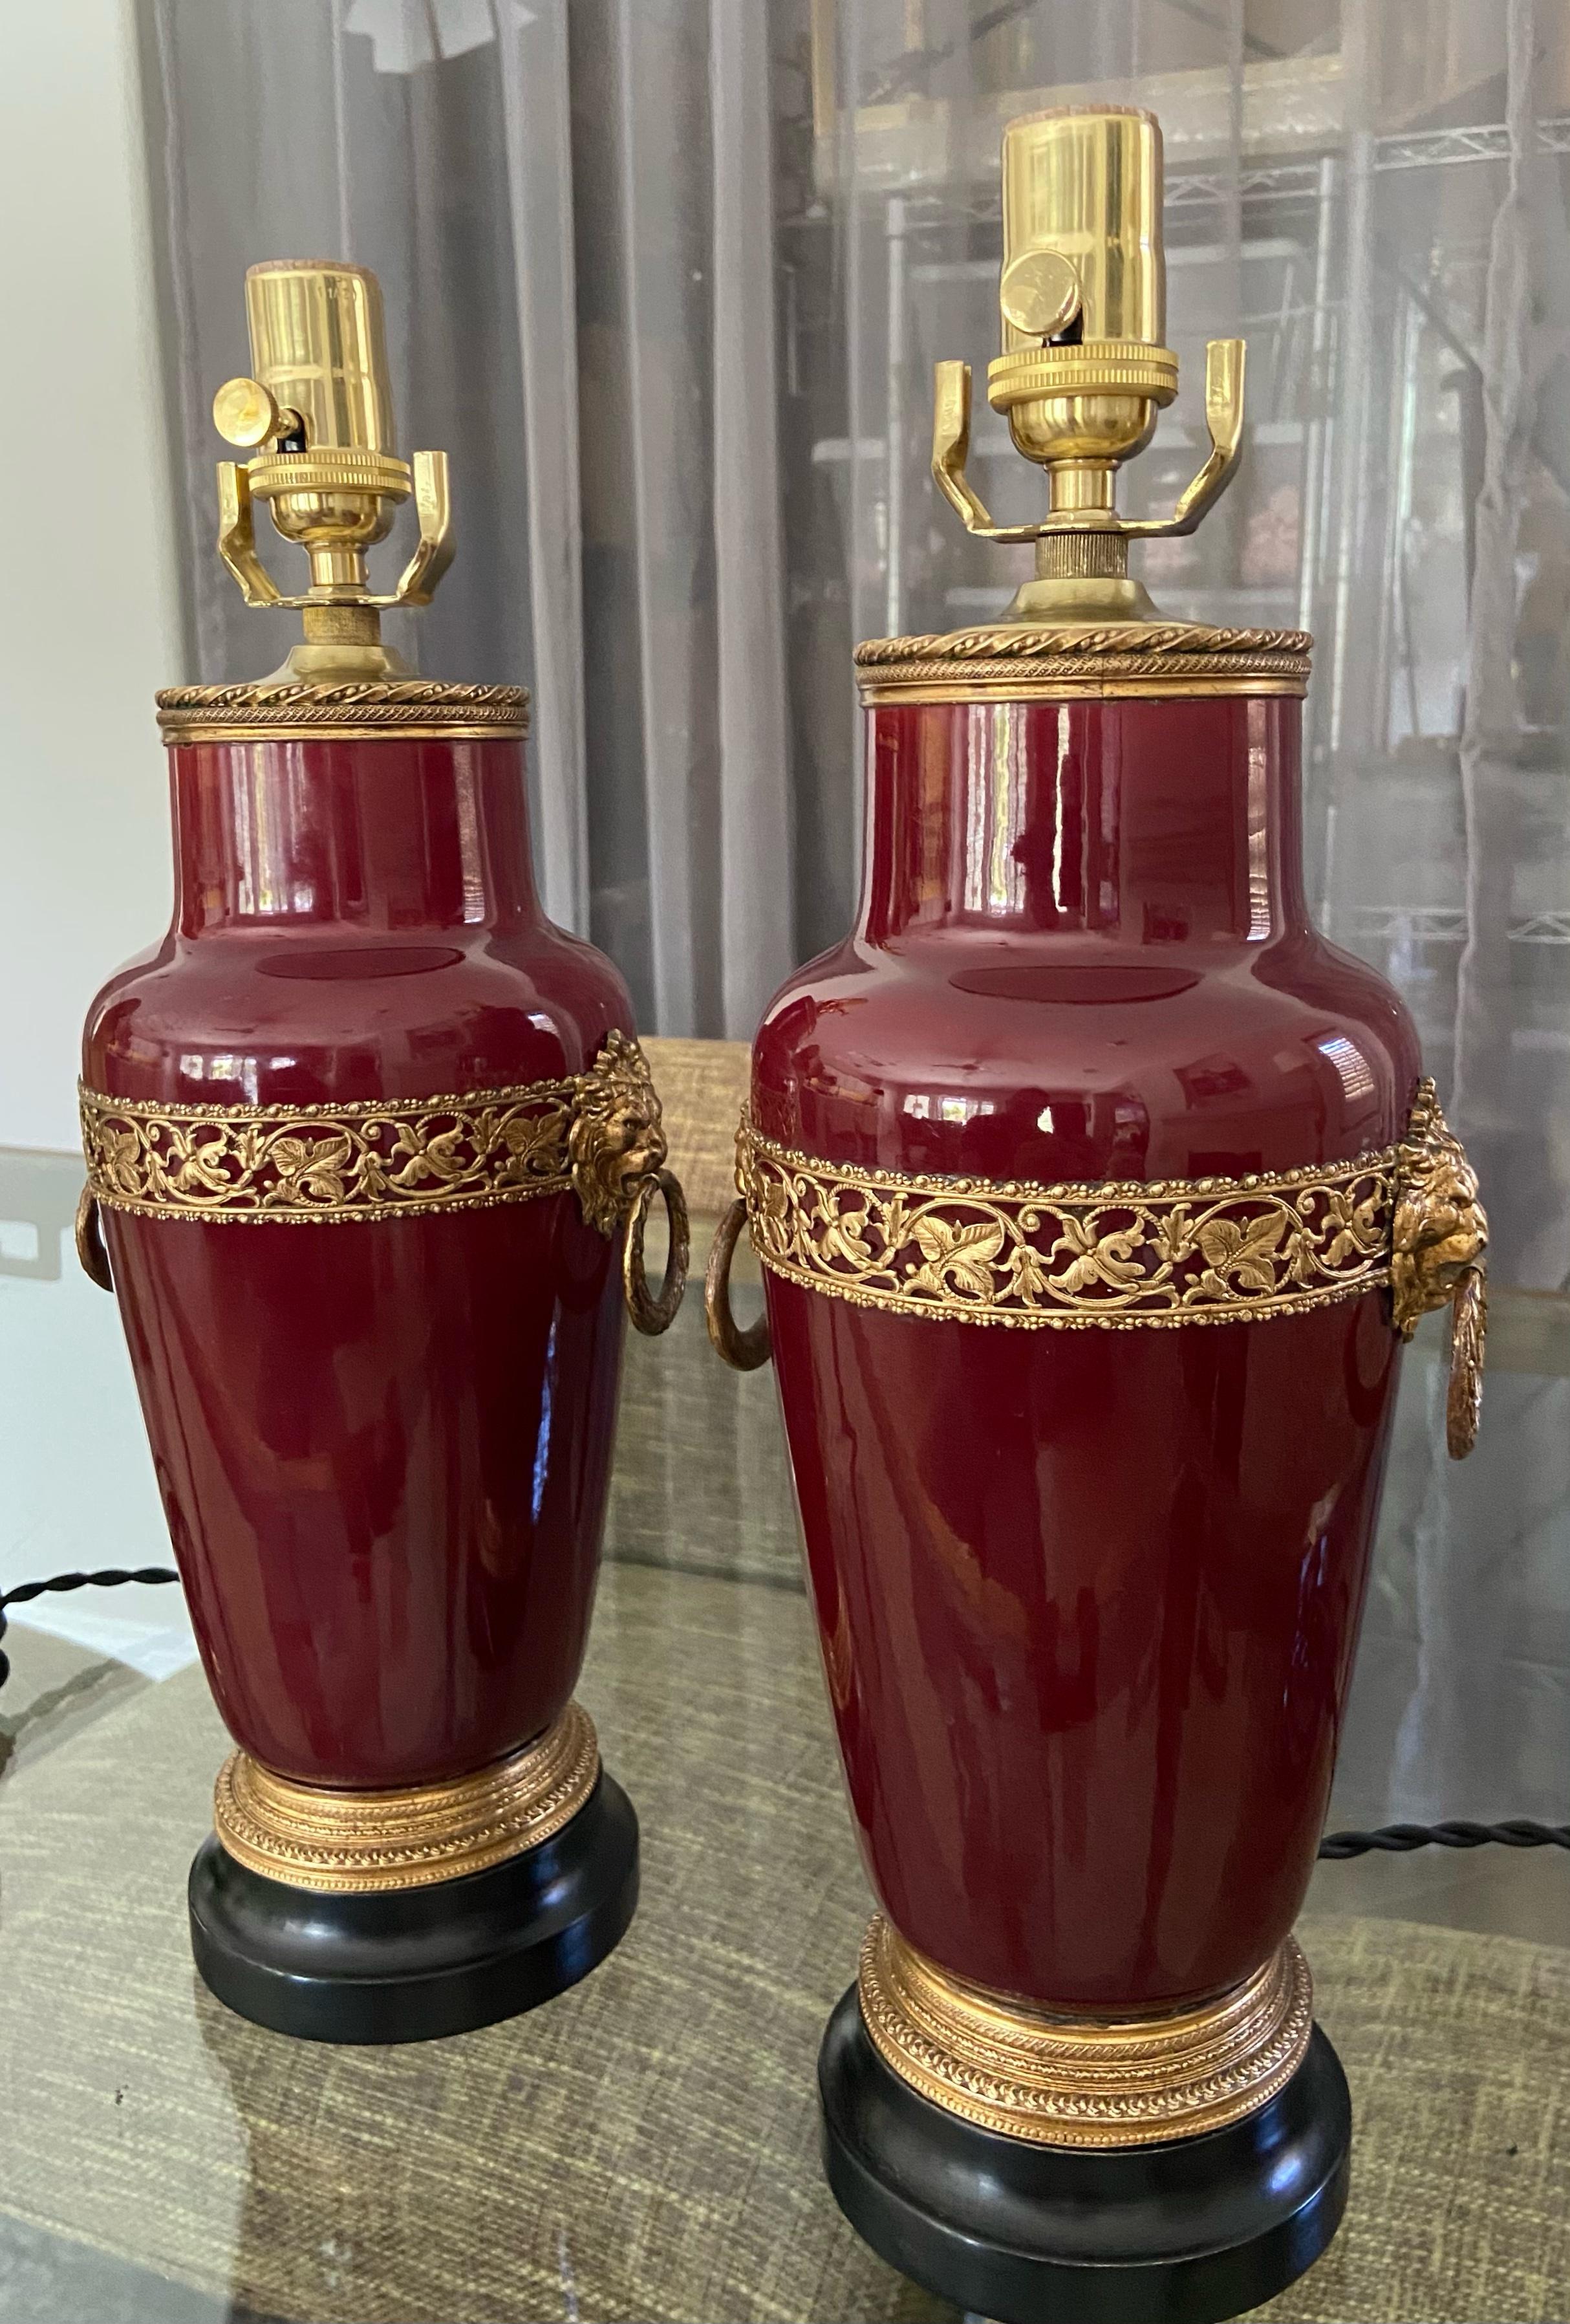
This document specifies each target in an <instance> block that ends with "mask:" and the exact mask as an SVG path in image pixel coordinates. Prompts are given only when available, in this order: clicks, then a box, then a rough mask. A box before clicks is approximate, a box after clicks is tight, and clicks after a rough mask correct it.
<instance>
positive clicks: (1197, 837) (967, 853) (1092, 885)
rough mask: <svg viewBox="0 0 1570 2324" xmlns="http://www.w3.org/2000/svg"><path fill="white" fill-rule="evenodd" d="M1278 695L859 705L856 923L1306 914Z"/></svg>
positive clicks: (1081, 929)
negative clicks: (862, 711) (860, 858)
mask: <svg viewBox="0 0 1570 2324" xmlns="http://www.w3.org/2000/svg"><path fill="white" fill-rule="evenodd" d="M1298 737H1299V705H1298V704H1297V702H1296V701H1295V700H1292V699H1290V698H1288V697H1267V696H1190V697H1181V698H1174V699H1169V700H1163V701H1145V700H1130V701H1116V702H1096V701H1072V702H976V703H931V704H922V705H910V706H902V707H888V708H883V707H879V708H877V709H875V710H872V711H869V712H868V770H869V779H868V835H867V850H866V873H865V879H864V883H863V896H862V913H861V923H860V934H861V936H862V938H863V940H864V941H866V942H867V943H868V944H871V945H882V944H885V943H888V942H892V941H898V940H900V939H910V938H915V937H919V936H921V935H922V934H923V933H925V932H932V933H936V932H938V931H940V930H944V929H954V930H959V929H966V930H969V931H971V932H973V933H974V934H975V935H976V936H978V937H983V938H984V937H986V936H987V935H988V934H994V935H996V936H997V937H998V938H999V940H1000V941H1002V942H1005V943H1007V942H1010V941H1013V940H1015V939H1017V938H1020V937H1023V936H1039V937H1048V938H1050V937H1052V936H1095V937H1097V938H1099V939H1102V940H1105V941H1106V942H1109V943H1112V944H1116V945H1117V946H1118V947H1119V948H1120V949H1121V948H1124V947H1141V948H1143V947H1147V946H1162V947H1166V946H1171V945H1216V944H1218V943H1219V944H1251V943H1253V944H1258V943H1265V942H1269V941H1270V940H1272V938H1277V937H1280V936H1285V935H1287V934H1289V933H1290V932H1291V931H1293V930H1295V929H1298V928H1301V927H1305V926H1306V925H1307V913H1306V907H1305V903H1304V898H1303V880H1302V839H1301V825H1300V807H1299V740H1298Z"/></svg>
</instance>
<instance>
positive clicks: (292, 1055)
mask: <svg viewBox="0 0 1570 2324" xmlns="http://www.w3.org/2000/svg"><path fill="white" fill-rule="evenodd" d="M318 691H319V692H320V693H321V694H322V696H323V699H321V700H319V701H317V702H315V703H312V702H309V701H308V700H306V701H304V704H303V707H301V708H300V710H299V722H298V724H296V726H295V728H294V729H293V731H290V727H289V716H290V712H289V707H288V703H289V700H293V701H294V702H295V703H296V704H297V705H299V704H300V703H301V700H302V697H308V696H309V695H310V693H311V689H310V688H309V687H304V688H300V687H296V688H294V689H293V690H292V695H290V696H287V697H279V696H278V690H277V689H274V690H273V696H271V697H270V696H269V690H268V689H267V688H266V687H259V688H252V689H221V688H190V689H185V690H183V691H181V692H180V693H178V694H176V695H172V696H165V697H163V701H164V704H165V709H164V721H165V724H166V727H167V728H169V729H170V742H171V748H170V770H171V791H170V796H171V806H172V815H173V823H174V838H175V873H176V902H175V911H174V918H173V921H172V924H171V926H170V930H169V933H168V934H167V936H165V937H164V938H163V940H162V942H161V944H159V945H157V946H156V947H155V948H154V949H152V950H151V951H150V952H149V953H147V954H144V955H142V957H141V958H139V959H137V960H136V961H133V963H132V964H130V965H129V966H127V967H126V968H124V969H123V970H122V971H121V972H120V973H118V974H117V975H115V977H113V978H112V979H111V980H110V982H109V983H108V984H107V985H106V987H105V988H104V990H103V991H102V992H101V993H100V994H99V995H98V997H97V999H96V1001H95V1002H94V1004H93V1007H92V1010H91V1012H90V1014H89V1017H88V1020H87V1031H86V1036H85V1040H84V1048H83V1082H84V1120H85V1126H86V1131H87V1148H88V1157H89V1196H88V1198H87V1216H86V1219H85V1222H84V1223H85V1232H86V1247H87V1256H88V1258H89V1259H93V1260H94V1261H95V1263H96V1265H97V1267H98V1269H99V1272H100V1273H101V1274H102V1273H104V1271H105V1269H104V1263H103V1256H102V1253H101V1251H100V1250H98V1249H97V1247H96V1234H97V1233H98V1231H100V1230H101V1232H102V1236H103V1240H104V1246H105V1247H106V1259H107V1273H108V1275H109V1276H110V1277H112V1281H113V1287H114V1289H115V1292H116V1294H117V1296H118V1300H119V1304H120V1308H121V1312H122V1315H123V1318H124V1328H125V1333H126V1338H127V1342H128V1345H129V1348H130V1352H131V1358H132V1364H133V1370H134V1373H135V1376H136V1382H137V1387H138V1390H139V1392H140V1396H141V1399H142V1411H143V1415H144V1417H145V1420H146V1425H147V1430H148V1435H149V1439H150V1442H151V1449H152V1455H153V1461H154V1465H155V1468H156V1471H157V1475H158V1480H159V1487H160V1490H161V1496H162V1499H163V1505H164V1509H165V1512H166V1515H167V1517H168V1521H169V1527H170V1537H171V1540H172V1542H173V1545H174V1548H175V1553H176V1556H177V1558H178V1561H179V1569H180V1574H181V1579H182V1581H183V1582H184V1583H185V1587H186V1592H187V1598H188V1604H189V1607H190V1611H191V1618H192V1621H193V1624H194V1627H195V1629H196V1633H197V1643H198V1646H199V1647H200V1651H201V1656H202V1661H203V1665H204V1667H205V1669H206V1671H207V1677H208V1679H209V1681H210V1683H211V1685H212V1689H213V1693H214V1696H215V1699H216V1702H217V1705H218V1708H219V1710H220V1711H221V1712H222V1714H223V1717H224V1720H225V1724H226V1725H227V1726H228V1728H229V1729H230V1731H231V1733H232V1734H233V1735H234V1738H235V1740H236V1742H237V1744H238V1745H239V1747H240V1748H239V1752H238V1754H237V1755H236V1758H235V1759H234V1761H233V1762H232V1763H231V1765H230V1767H229V1768H228V1769H226V1770H225V1775H224V1777H223V1778H222V1779H221V1780H220V1784H219V1794H218V1814H217V1821H218V1840H217V1841H216V1842H215V1841H209V1842H208V1843H207V1849H206V1850H204V1852H203V1855H202V1856H201V1857H199V1858H198V1859H197V1867H196V1869H195V1871H194V1872H193V1883H192V1916H193V1936H194V1939H195V1941H196V1946H197V1959H198V1962H199V1964H200V1965H201V1967H202V1969H203V1972H204V1974H205V1975H206V1976H207V1978H208V1980H209V1982H210V1983H212V1984H213V1985H214V1986H215V1987H216V1990H217V1991H218V1992H219V1993H220V1994H221V1995H222V1997H224V1998H225V1999H227V2000H229V2001H230V2002H231V2003H232V2004H233V2005H234V2006H235V2007H237V2008H239V2009H242V2010H243V2011H244V2012H245V2013H246V2014H248V2015H252V2016H256V2017H259V2018H261V2019H262V2022H264V2023H267V2024H275V2025H279V2026H280V2027H281V2028H282V2029H283V2030H286V2031H290V2032H296V2033H307V2034H311V2035H320V2036H324V2037H326V2038H332V2039H344V2040H384V2039H401V2038H412V2037H414V2036H416V2035H418V2034H422V2033H442V2032H448V2031H453V2030H456V2029H457V2028H458V2027H460V2026H462V2025H465V2024H477V2023H482V2022H485V2020H486V2019H487V2018H489V2017H494V2016H497V2015H505V2014H508V2013H509V2012H510V2010H512V2009H515V2008H518V2007H520V2006H528V2003H530V2002H532V2001H534V2000H537V1999H541V1998H544V1997H546V1995H547V1994H548V1993H550V1992H554V1991H556V1990H559V1989H560V1987H561V1986H562V1985H564V1984H567V1983H571V1982H572V1981H573V1980H574V1978H575V1977H577V1976H581V1975H582V1974H583V1972H584V1970H585V1969H588V1968H590V1967H592V1965H593V1961H594V1960H597V1959H598V1958H600V1957H601V1954H602V1953H603V1952H604V1951H606V1950H609V1948H610V1946H611V1944H613V1943H614V1942H615V1941H616V1939H617V1937H618V1936H619V1935H620V1932H621V1930H622V1929H623V1928H624V1927H625V1925H626V1923H627V1920H628V1918H629V1916H630V1913H631V1910H632V1905H633V1902H634V1899H635V1896H636V1886H637V1828H636V1822H635V1820H634V1819H633V1816H632V1812H631V1810H630V1808H629V1805H628V1803H627V1802H626V1800H625V1797H624V1796H623V1795H622V1794H621V1793H620V1790H619V1788H618V1787H617V1786H616V1785H615V1784H613V1783H612V1782H611V1778H610V1777H609V1776H604V1775H601V1772H600V1768H599V1762H598V1755H597V1752H596V1749H595V1744H594V1737H593V1732H592V1728H591V1727H590V1726H589V1723H588V1721H587V1720H586V1719H585V1718H584V1716H583V1713H582V1711H579V1710H578V1709H577V1707H576V1706H575V1705H574V1703H573V1701H572V1694H573V1689H574V1683H575V1682H576V1680H577V1677H578V1674H579V1671H580V1668H581V1665H582V1663H583V1651H584V1645H585V1640H586V1636H587V1631H588V1626H589V1619H590V1614H591V1610H592V1603H593V1597H594V1587H595V1579H596V1572H597V1567H598V1561H599V1550H600V1536H601V1523H602V1519H603V1515H604V1508H605V1498H606V1489H607V1480H608V1473H609V1467H610V1461H611V1442H612V1434H613V1426H614V1415H615V1406H616V1394H617V1382H618V1376H619V1369H620V1359H621V1346H622V1334H623V1326H624V1312H623V1271H624V1260H625V1258H626V1254H625V1251H624V1243H625V1239H626V1236H627V1234H628V1231H629V1213H630V1212H631V1211H632V1210H634V1209H636V1211H637V1217H638V1232H639V1236H640V1235H641V1217H642V1211H643V1208H644V1207H646V1206H647V1204H646V1201H644V1202H640V1201H639V1197H640V1196H647V1193H648V1192H651V1191H652V1190H653V1188H654V1186H655V1185H656V1184H658V1183H660V1182H661V1181H662V1180H663V1181H666V1183H667V1184H669V1185H672V1186H673V1187H674V1182H670V1181H668V1174H666V1173H664V1172H662V1171H661V1170H660V1169H659V1167H658V1166H659V1164H660V1163H661V1162H662V1161H663V1158H664V1142H663V1139H662V1138H661V1136H660V1133H659V1130H658V1105H657V1101H656V1100H655V1099H654V1097H653V1093H652V1090H651V1089H650V1087H649V1085H648V1083H647V1069H646V1068H645V1067H644V1066H643V1063H642V1058H641V1055H640V1053H639V1052H638V1049H637V1047H636V1043H635V1041H634V1040H633V1038H632V1016H631V1010H630V1005H629V1000H628V995H627V992H626V990H625V987H624V986H623V984H622V982H621V980H620V976H619V975H618V974H617V973H616V971H615V969H614V968H612V966H611V964H610V963H609V962H608V961H606V960H605V959H603V958H602V957H601V955H600V954H598V953H596V952H595V951H594V950H593V949H592V947H591V946H590V945H587V944H583V943H581V942H579V941H578V940H577V939H575V938H574V937H572V936H566V935H564V934H563V933H562V931H561V930H559V929H557V928H555V927H552V926H551V925H549V924H548V923H547V922H546V919H545V918H544V917H543V915H542V913H541V911H540V908H539V905H538V902H537V897H536V894H535V890H534V884H533V880H532V876H531V873H530V869H529V855H528V828H527V814H526V807H525V792H524V780H523V763H522V750H521V736H522V729H523V718H524V709H525V701H524V697H523V696H522V695H521V694H520V693H519V690H518V689H514V688H488V689H478V688H466V687H438V686H434V685H433V686H428V687H425V686H416V687H412V688H411V687H409V686H408V685H405V686H404V687H401V688H400V687H397V686H387V687H375V686H368V687H366V686H363V687H355V688H353V689H348V691H349V692H350V693H351V694H352V695H353V704H352V705H350V708H349V709H348V710H347V711H345V710H344V709H342V708H340V709H339V710H338V711H337V712H336V713H335V711H334V708H333V705H332V703H331V701H329V700H327V699H326V695H327V692H328V690H327V689H318ZM342 691H344V690H343V689H340V692H342ZM411 693H412V694H414V695H416V696H418V697H419V698H418V702H417V703H416V704H414V705H412V706H409V707H407V708H405V709H404V710H403V712H402V715H401V717H399V716H396V715H395V716H394V717H393V718H392V719H391V721H390V731H389V732H387V733H368V732H367V731H366V730H365V726H364V724H363V721H364V718H365V716H366V711H365V702H366V699H367V697H371V696H377V695H378V694H381V696H385V697H388V698H389V700H390V703H391V706H392V708H393V709H394V711H397V710H398V708H399V703H398V697H399V695H400V694H401V695H403V696H408V695H409V694H411ZM237 695H238V696H243V697H245V699H244V701H243V702H242V704H241V706H240V707H239V708H238V709H236V708H235V706H234V697H235V696H237ZM280 699H283V701H284V706H283V707H282V708H280V706H279V704H280ZM246 703H249V705H250V709H251V712H252V715H253V716H254V719H255V728H254V731H252V732H246V731H245V717H246V715H247V712H246ZM171 705H173V706H171ZM381 706H382V709H383V711H384V712H385V711H386V709H387V707H388V701H384V702H383V704H382V705H381ZM356 715H358V717H359V719H360V720H361V722H362V723H361V724H358V725H356V724H355V716H356ZM313 720H314V721H315V722H316V723H315V724H311V723H310V722H312V721H313ZM225 722H227V723H225ZM236 730H238V731H236ZM651 1304H652V1303H650V1302H649V1300H648V1298H647V1293H645V1295H644V1305H645V1307H646V1308H647V1307H648V1306H650V1305H651ZM635 1312H636V1310H635ZM644 1320H645V1322H646V1324H647V1315H646V1316H645V1318H644Z"/></svg>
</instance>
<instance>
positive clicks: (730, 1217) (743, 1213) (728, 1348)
mask: <svg viewBox="0 0 1570 2324" xmlns="http://www.w3.org/2000/svg"><path fill="white" fill-rule="evenodd" d="M746 1224H747V1204H746V1203H744V1202H743V1201H742V1200H741V1199H740V1197H739V1196H738V1198H737V1200H736V1201H735V1202H733V1203H731V1205H730V1209H729V1210H728V1211H727V1212H726V1213H725V1215H724V1217H723V1218H722V1219H721V1222H720V1224H719V1226H718V1227H717V1229H716V1230H715V1233H714V1240H713V1242H712V1246H711V1247H710V1251H709V1264H708V1267H707V1268H706V1269H705V1271H704V1275H703V1314H704V1317H705V1318H706V1320H707V1323H708V1325H709V1337H710V1339H711V1340H712V1342H713V1343H714V1349H715V1352H716V1353H717V1354H719V1355H721V1356H723V1357H724V1359H725V1361H726V1362H727V1363H728V1364H729V1365H730V1366H731V1368H732V1369H733V1370H735V1371H739V1372H755V1371H757V1369H758V1366H759V1365H760V1364H766V1363H767V1361H768V1360H769V1357H770V1356H771V1355H772V1354H773V1352H774V1351H773V1349H772V1347H771V1346H770V1344H769V1337H768V1317H767V1315H760V1316H759V1317H758V1319H757V1323H752V1324H749V1325H748V1328H747V1330H746V1331H745V1332H744V1331H742V1329H741V1328H740V1326H739V1323H737V1321H736V1318H735V1316H734V1315H733V1314H731V1312H730V1261H731V1259H733V1258H734V1257H735V1255H736V1246H737V1244H738V1243H739V1241H740V1240H741V1230H742V1229H743V1227H744V1226H745V1225H746Z"/></svg>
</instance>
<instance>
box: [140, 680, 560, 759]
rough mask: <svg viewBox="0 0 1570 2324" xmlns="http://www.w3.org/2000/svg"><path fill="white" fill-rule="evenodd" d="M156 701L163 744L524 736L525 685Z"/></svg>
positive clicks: (203, 691) (272, 690) (344, 685)
mask: <svg viewBox="0 0 1570 2324" xmlns="http://www.w3.org/2000/svg"><path fill="white" fill-rule="evenodd" d="M157 701H158V724H159V727H160V730H161V733H162V735H163V738H164V741H165V742H170V743H175V742H241V741H244V740H247V739H262V738H265V737H266V736H268V735H270V734H304V735H311V734H327V735H331V736H334V737H342V738H343V739H345V740H349V739H355V738H362V739H370V740H374V739H376V738H377V737H378V736H382V735H385V736H386V737H387V738H388V739H390V740H396V739H397V737H398V736H399V734H402V733H418V734H432V733H436V734H450V735H451V736H452V737H453V739H454V741H460V740H483V739H486V738H487V737H489V736H491V735H510V734H516V735H522V734H527V733H528V687H523V686H455V685H444V684H442V683H441V682H439V681H438V680H436V679H434V678H361V679H353V680H349V679H344V680H337V681H335V682H333V683H330V684H329V683H326V682H317V683H311V682H309V681H308V680H303V679H293V678H290V679H273V678H262V679H259V680H257V681H255V682H254V683H252V684H248V685H239V686H168V687H163V689H162V690H161V692H160V694H159V695H158V697H157Z"/></svg>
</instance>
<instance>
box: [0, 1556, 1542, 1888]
mask: <svg viewBox="0 0 1570 2324" xmlns="http://www.w3.org/2000/svg"><path fill="white" fill-rule="evenodd" d="M178 1581H179V1574H178V1573H177V1572H175V1571H174V1568H173V1567H172V1566H170V1565H138V1566H135V1567H133V1569H132V1570H131V1571H130V1572H124V1570H123V1569H122V1568H120V1567H118V1566H113V1565H112V1566H106V1568H105V1569H104V1571H103V1572H101V1573H57V1574H55V1575H54V1576H53V1577H52V1579H51V1580H50V1581H48V1582H18V1583H17V1585H16V1588H15V1589H14V1590H7V1591H5V1592H4V1594H3V1595H0V1638H4V1637H5V1632H6V1629H7V1628H8V1625H7V1622H6V1618H5V1613H6V1609H7V1607H10V1606H22V1605H25V1604H26V1602H27V1600H29V1599H30V1598H41V1597H42V1596H43V1594H44V1592H45V1591H46V1590H115V1589H118V1588H119V1586H120V1584H121V1583H122V1582H178ZM10 1675H11V1657H10V1655H7V1654H6V1653H5V1649H4V1647H0V1686H4V1685H5V1682H6V1680H7V1679H8V1678H9V1677H10ZM1417 1848H1570V1823H1533V1822H1532V1821H1530V1820H1529V1818H1527V1817H1525V1816H1512V1817H1511V1818H1510V1820H1509V1821H1508V1822H1505V1823H1466V1822H1463V1821H1452V1822H1449V1823H1387V1824H1382V1825H1381V1826H1380V1827H1379V1829H1378V1830H1377V1831H1329V1832H1327V1833H1326V1835H1325V1837H1324V1839H1323V1840H1321V1841H1320V1842H1319V1858H1320V1861H1321V1862H1322V1863H1326V1864H1344V1863H1345V1862H1346V1860H1347V1859H1348V1858H1350V1857H1354V1856H1370V1855H1375V1854H1379V1855H1384V1856H1409V1855H1410V1853H1411V1851H1412V1850H1413V1849H1417Z"/></svg>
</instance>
